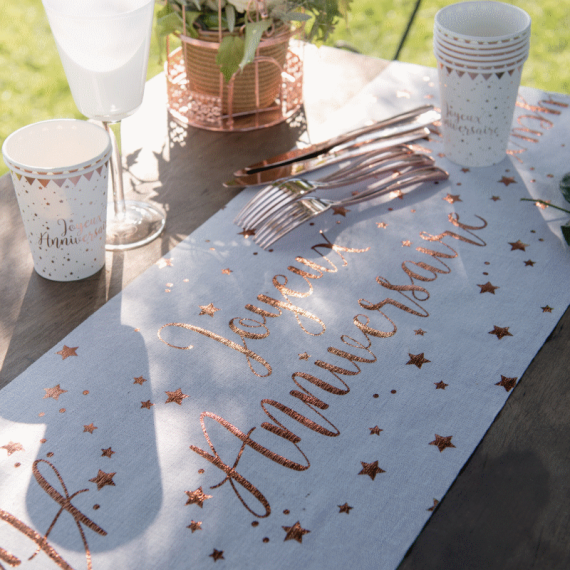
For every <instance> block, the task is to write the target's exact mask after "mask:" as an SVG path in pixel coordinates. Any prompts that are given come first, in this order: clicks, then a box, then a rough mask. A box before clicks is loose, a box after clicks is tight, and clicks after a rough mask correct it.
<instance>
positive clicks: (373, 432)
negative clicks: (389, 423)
mask: <svg viewBox="0 0 570 570" xmlns="http://www.w3.org/2000/svg"><path fill="white" fill-rule="evenodd" d="M368 429H369V430H370V435H380V432H381V431H383V430H381V429H380V428H379V427H378V426H374V427H371V428H368Z"/></svg>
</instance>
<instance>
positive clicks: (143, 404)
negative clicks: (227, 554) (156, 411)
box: [141, 400, 154, 410]
mask: <svg viewBox="0 0 570 570" xmlns="http://www.w3.org/2000/svg"><path fill="white" fill-rule="evenodd" d="M152 406H154V404H152V403H151V401H150V400H146V402H141V410H142V409H146V410H150V408H151V407H152Z"/></svg>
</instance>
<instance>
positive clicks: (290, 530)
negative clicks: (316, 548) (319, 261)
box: [281, 521, 311, 543]
mask: <svg viewBox="0 0 570 570" xmlns="http://www.w3.org/2000/svg"><path fill="white" fill-rule="evenodd" d="M281 528H282V529H283V530H284V531H285V532H286V533H287V534H286V535H285V540H296V541H297V542H300V543H302V542H303V535H305V534H308V533H309V532H311V531H310V530H307V529H306V528H302V527H301V523H300V522H299V521H297V522H296V523H295V524H294V525H293V526H283V527H281ZM283 542H285V541H283Z"/></svg>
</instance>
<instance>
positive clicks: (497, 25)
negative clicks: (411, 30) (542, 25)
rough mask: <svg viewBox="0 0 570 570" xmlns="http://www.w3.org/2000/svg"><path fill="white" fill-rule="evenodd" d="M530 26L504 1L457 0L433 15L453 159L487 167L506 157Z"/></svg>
mask: <svg viewBox="0 0 570 570" xmlns="http://www.w3.org/2000/svg"><path fill="white" fill-rule="evenodd" d="M530 27H531V20H530V17H529V15H528V14H527V13H526V12H525V11H524V10H521V9H520V8H518V7H516V6H512V5H510V4H504V3H502V2H492V1H470V2H460V3H457V4H451V5H449V6H446V7H445V8H442V9H441V10H440V11H439V12H438V13H437V14H436V16H435V23H434V54H435V58H436V60H437V63H438V76H439V91H440V96H441V116H442V126H443V128H442V130H443V145H444V150H445V155H446V156H447V158H449V159H450V160H451V161H453V162H455V163H457V164H461V165H462V166H491V165H493V164H497V163H499V162H501V161H502V160H503V159H504V158H505V156H506V151H507V144H508V139H509V134H510V130H511V126H512V121H513V115H514V110H515V104H516V99H517V95H518V89H519V85H520V80H521V73H522V68H523V65H524V62H525V61H526V59H527V57H528V51H529V42H530ZM490 48H492V50H491V51H490Z"/></svg>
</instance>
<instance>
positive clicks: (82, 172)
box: [2, 119, 111, 281]
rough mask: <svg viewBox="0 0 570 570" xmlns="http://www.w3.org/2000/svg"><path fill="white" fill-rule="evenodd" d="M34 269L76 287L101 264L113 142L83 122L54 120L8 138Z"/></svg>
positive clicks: (8, 153) (6, 150) (6, 152)
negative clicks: (74, 282)
mask: <svg viewBox="0 0 570 570" xmlns="http://www.w3.org/2000/svg"><path fill="white" fill-rule="evenodd" d="M2 154H3V156H4V161H5V163H6V165H7V166H8V168H9V169H10V171H11V174H12V181H13V183H14V189H15V191H16V196H17V198H18V205H19V206H20V211H21V213H22V219H23V221H24V227H25V230H26V235H27V237H28V242H29V244H30V249H31V251H32V257H33V260H34V269H35V270H36V271H37V273H38V274H39V275H41V276H42V277H45V278H46V279H51V280H53V281H76V280H78V279H84V278H85V277H89V276H90V275H93V274H94V273H96V272H97V271H99V270H100V269H101V268H102V267H103V266H104V264H105V227H106V217H107V185H108V161H109V157H110V156H111V140H110V138H109V135H108V134H107V133H106V131H105V130H104V129H102V128H101V127H99V126H97V125H95V124H93V123H88V122H86V121H79V120H74V119H56V120H51V121H43V122H40V123H35V124H33V125H29V126H27V127H23V128H22V129H20V130H18V131H16V132H14V133H12V134H11V135H10V136H9V137H8V138H7V139H6V140H5V141H4V145H3V146H2Z"/></svg>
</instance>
